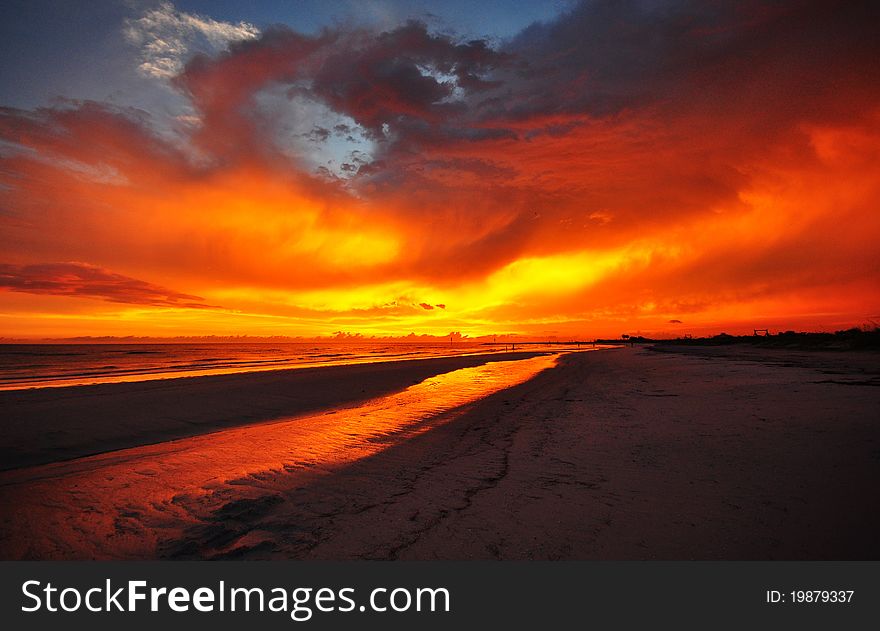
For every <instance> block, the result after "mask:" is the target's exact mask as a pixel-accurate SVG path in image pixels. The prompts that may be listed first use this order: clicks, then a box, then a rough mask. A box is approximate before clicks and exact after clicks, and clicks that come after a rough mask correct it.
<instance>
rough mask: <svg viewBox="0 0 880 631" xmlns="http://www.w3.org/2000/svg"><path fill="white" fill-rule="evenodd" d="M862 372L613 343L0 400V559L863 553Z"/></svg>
mask: <svg viewBox="0 0 880 631" xmlns="http://www.w3.org/2000/svg"><path fill="white" fill-rule="evenodd" d="M878 366H880V362H878V356H877V354H876V353H872V352H831V351H828V352H809V351H793V350H776V349H773V350H762V349H752V348H742V347H739V346H737V347H725V348H704V347H679V348H675V347H668V346H667V347H658V348H656V349H652V348H650V347H639V346H636V347H634V348H630V347H627V348H615V349H606V350H598V351H593V352H580V353H577V352H573V353H560V354H559V355H548V354H542V353H522V354H516V355H515V356H514V354H511V353H507V354H504V355H503V356H499V357H488V358H487V357H485V356H483V357H476V358H475V357H456V358H447V359H431V360H417V361H411V362H388V363H379V364H371V365H363V366H351V367H333V368H319V369H307V370H299V371H277V372H273V373H260V374H252V375H248V374H239V375H223V376H219V377H196V378H190V379H175V380H168V381H154V382H149V383H148V384H108V385H102V386H89V387H81V388H76V389H66V388H51V389H44V390H35V391H22V392H19V393H4V397H6V398H4V399H3V409H4V412H5V414H4V416H5V417H6V418H9V419H12V421H4V423H5V425H6V427H5V428H4V432H6V435H5V436H4V451H5V454H9V458H11V460H6V461H4V465H5V467H6V468H7V470H6V471H4V472H2V473H0V501H2V506H3V509H2V510H3V515H2V519H0V557H2V558H4V559H15V558H175V559H189V558H208V559H231V558H245V559H288V558H293V559H877V558H880V544H878V542H877V538H876V532H878V531H880V496H878V494H877V492H876V489H877V485H878V482H880V431H878V414H877V412H878V410H880V390H878V388H877V385H878ZM322 371H327V372H323V373H322ZM322 384H323V385H322ZM157 388H158V389H160V391H158V392H157V391H156V390H155V389H157ZM73 391H75V392H73ZM294 392H298V393H311V395H310V397H311V398H309V397H307V396H306V395H305V394H302V395H301V396H299V395H298V396H293V394H292V393H294ZM11 395H14V396H11ZM297 406H299V407H297ZM209 407H210V410H209V411H205V410H206V408H209ZM328 407H329V408H331V409H328ZM209 412H210V413H209ZM8 427H11V428H12V429H7V428H8ZM86 454H96V455H90V456H87V455H86ZM10 463H11V464H10Z"/></svg>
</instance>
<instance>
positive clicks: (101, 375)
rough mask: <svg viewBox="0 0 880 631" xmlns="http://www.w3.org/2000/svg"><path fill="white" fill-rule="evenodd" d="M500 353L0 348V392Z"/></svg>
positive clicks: (255, 347) (462, 348) (418, 346)
mask: <svg viewBox="0 0 880 631" xmlns="http://www.w3.org/2000/svg"><path fill="white" fill-rule="evenodd" d="M504 348H505V347H504V345H498V346H497V347H492V346H488V345H485V344H480V343H475V342H471V343H468V342H455V343H450V342H445V343H431V344H423V343H402V342H398V343H389V342H354V343H352V342H326V343H314V342H281V343H244V344H240V343H202V344H179V343H176V344H0V390H18V389H24V388H40V387H49V386H69V385H82V384H89V383H109V382H121V381H146V380H150V379H163V378H164V379H167V378H173V377H187V376H199V375H211V374H223V373H231V372H253V371H260V370H273V369H280V368H294V367H300V366H326V365H338V364H354V363H365V362H374V361H387V360H394V359H418V358H427V357H442V356H449V355H461V354H471V353H484V352H490V351H493V350H503V349H504Z"/></svg>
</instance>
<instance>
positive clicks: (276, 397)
mask: <svg viewBox="0 0 880 631" xmlns="http://www.w3.org/2000/svg"><path fill="white" fill-rule="evenodd" d="M537 354H538V353H534V352H502V353H486V354H482V355H467V356H459V357H442V358H431V359H420V360H404V361H389V362H375V363H370V364H354V365H347V366H324V367H317V368H294V369H289V370H273V371H266V372H254V373H237V374H228V375H215V376H203V377H183V378H178V379H166V380H157V381H143V382H135V383H113V384H100V385H89V386H76V387H67V388H42V389H33V390H17V391H0V410H2V411H3V421H2V423H0V470H3V469H14V468H17V467H22V466H30V465H37V464H43V463H48V462H55V461H58V460H69V459H71V458H78V457H81V456H87V455H91V454H97V453H102V452H107V451H113V450H117V449H125V448H128V447H134V446H137V445H147V444H153V443H158V442H162V441H167V440H173V439H177V438H184V437H186V436H195V435H198V434H203V433H205V432H211V431H216V430H219V429H223V428H227V427H236V426H240V425H244V424H247V423H259V422H262V421H269V420H276V419H281V418H285V417H290V416H294V415H298V414H304V413H307V412H311V411H315V410H324V409H328V408H330V407H333V406H337V405H349V404H355V403H357V402H361V401H367V400H369V399H372V398H374V397H377V396H382V395H384V394H388V393H391V392H396V391H398V390H402V389H403V388H405V387H407V386H409V385H412V384H414V383H418V382H420V381H422V380H424V379H427V378H429V377H433V376H435V375H438V374H442V373H445V372H449V371H451V370H457V369H460V368H467V367H472V366H479V365H481V364H485V363H486V362H488V361H493V360H499V359H506V360H515V359H523V358H526V357H532V356H535V355H537Z"/></svg>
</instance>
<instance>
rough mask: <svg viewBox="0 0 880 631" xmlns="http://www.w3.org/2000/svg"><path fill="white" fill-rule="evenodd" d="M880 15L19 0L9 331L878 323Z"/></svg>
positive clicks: (600, 329)
mask: <svg viewBox="0 0 880 631" xmlns="http://www.w3.org/2000/svg"><path fill="white" fill-rule="evenodd" d="M877 18H878V15H877V9H876V7H875V6H872V3H871V2H858V1H847V2H833V1H825V2H813V1H808V0H804V1H794V2H769V1H762V0H747V1H746V2H723V1H719V2H712V3H706V2H697V1H695V0H669V1H661V0H642V1H637V0H622V1H615V2H612V1H608V0H584V1H583V2H578V1H575V0H571V1H559V2H534V3H529V2H512V1H511V2H465V1H464V0H459V1H450V2H429V1H428V0H419V1H416V0H410V1H407V2H404V1H391V0H373V1H367V2H354V1H342V2H327V1H323V2H318V1H302V2H258V3H240V2H232V1H231V0H221V1H216V2H207V1H196V0H189V1H183V0H181V1H179V2H177V3H172V2H159V1H156V2H148V1H142V0H118V1H111V0H104V1H98V2H82V3H77V2H62V1H60V0H57V1H51V0H36V1H27V2H25V1H17V0H13V1H9V2H5V3H3V6H2V9H0V24H2V26H0V337H5V338H21V339H38V338H63V337H75V336H130V335H134V336H157V337H161V336H188V335H198V336H201V335H223V336H226V335H253V336H261V335H289V336H304V337H311V336H325V335H332V334H335V333H338V332H344V333H350V334H360V335H365V336H396V335H406V334H409V333H415V334H417V335H421V334H428V335H448V334H449V333H450V332H452V331H455V332H460V333H461V334H463V335H468V336H471V337H476V336H482V335H493V334H502V335H503V334H517V335H522V336H526V337H533V338H536V339H545V338H558V339H575V338H581V339H592V338H594V337H607V336H618V335H620V334H624V333H626V334H630V335H638V334H641V335H652V336H660V337H671V336H678V335H684V334H693V335H704V334H715V333H718V332H721V331H724V332H727V333H751V332H752V330H753V329H754V328H761V329H763V328H769V329H771V330H775V331H781V330H825V331H834V330H838V329H843V328H849V327H853V326H876V324H877V322H878V321H880V254H878V252H880V248H878V247H877V243H878V241H880V208H878V204H880V64H878V63H877V59H878V58H880V32H878V31H880V27H878V26H877V25H878V24H880V21H878V19H877Z"/></svg>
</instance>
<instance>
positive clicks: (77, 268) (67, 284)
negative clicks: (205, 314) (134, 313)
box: [0, 263, 217, 309]
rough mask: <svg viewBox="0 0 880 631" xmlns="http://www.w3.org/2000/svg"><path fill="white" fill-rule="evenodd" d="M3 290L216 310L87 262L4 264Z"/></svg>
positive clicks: (1, 272)
mask: <svg viewBox="0 0 880 631" xmlns="http://www.w3.org/2000/svg"><path fill="white" fill-rule="evenodd" d="M0 289H2V290H6V291H16V292H22V293H28V294H47V295H52V296H75V297H82V298H95V299H99V300H106V301H108V302H117V303H123V304H133V305H146V306H154V307H180V308H188V309H216V308H217V307H213V306H211V305H206V304H204V302H203V300H204V299H203V298H200V297H198V296H191V295H189V294H182V293H179V292H175V291H172V290H170V289H166V288H164V287H160V286H159V285H154V284H152V283H148V282H145V281H142V280H138V279H136V278H131V277H129V276H123V275H122V274H115V273H113V272H110V271H108V270H106V269H103V268H100V267H97V266H95V265H89V264H87V263H44V264H39V265H10V264H0Z"/></svg>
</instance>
